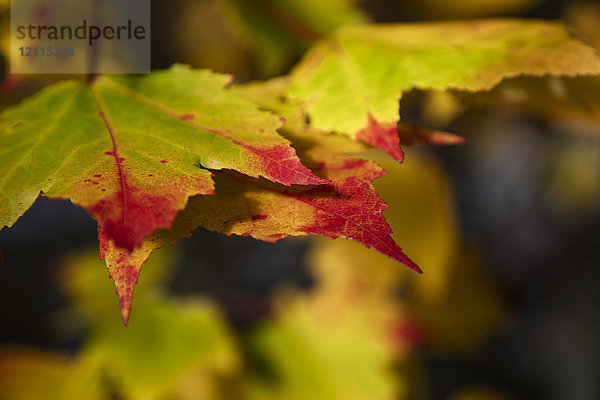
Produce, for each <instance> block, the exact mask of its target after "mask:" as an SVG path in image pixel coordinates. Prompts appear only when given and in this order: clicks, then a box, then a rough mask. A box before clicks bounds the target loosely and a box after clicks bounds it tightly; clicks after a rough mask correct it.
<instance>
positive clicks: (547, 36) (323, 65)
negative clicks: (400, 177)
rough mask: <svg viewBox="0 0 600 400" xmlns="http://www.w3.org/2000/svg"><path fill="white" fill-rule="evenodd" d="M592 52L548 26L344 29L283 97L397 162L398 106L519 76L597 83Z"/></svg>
mask: <svg viewBox="0 0 600 400" xmlns="http://www.w3.org/2000/svg"><path fill="white" fill-rule="evenodd" d="M598 74H600V60H599V59H598V58H597V57H596V55H595V54H594V51H593V49H592V48H590V47H587V46H585V45H584V44H582V43H580V42H578V41H576V40H574V39H571V38H570V37H569V35H568V33H567V31H566V29H565V28H564V26H563V25H561V24H559V23H554V22H541V21H518V20H482V21H471V22H464V21H463V22H440V23H417V24H390V25H362V26H360V25H357V26H350V27H344V28H341V29H339V30H337V31H336V32H335V33H333V34H332V35H331V36H328V37H326V38H324V39H322V40H321V41H319V42H318V43H317V44H316V45H315V46H314V47H313V48H312V49H311V50H310V51H309V52H308V53H307V54H306V56H305V57H304V59H303V60H302V61H301V62H300V64H299V65H298V66H296V67H295V69H294V70H293V71H292V74H291V84H290V87H289V89H288V90H287V95H288V97H290V98H291V99H294V100H296V101H301V102H302V103H303V106H304V108H305V110H306V112H307V113H308V115H309V116H310V121H311V124H312V125H313V126H314V127H315V128H318V129H321V130H323V131H327V132H331V131H336V132H339V133H342V134H345V135H347V136H348V137H350V138H351V139H353V140H362V141H364V142H367V143H370V144H372V145H374V146H377V147H381V148H382V149H383V150H385V151H386V152H387V153H389V154H390V155H391V156H393V157H394V158H396V159H398V160H401V159H402V157H403V155H402V152H401V150H400V147H399V144H400V138H399V137H398V135H397V134H396V133H397V126H396V123H397V122H398V120H399V113H398V109H399V99H400V97H401V95H402V93H403V92H405V91H408V90H410V89H413V88H419V89H436V90H447V89H458V90H465V91H470V92H477V91H483V90H488V89H490V88H492V87H493V86H495V85H496V84H498V83H499V82H500V81H501V80H502V79H504V78H508V77H515V76H518V75H531V76H542V75H554V76H576V75H598Z"/></svg>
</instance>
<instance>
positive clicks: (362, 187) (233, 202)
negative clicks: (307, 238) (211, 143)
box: [98, 79, 421, 323]
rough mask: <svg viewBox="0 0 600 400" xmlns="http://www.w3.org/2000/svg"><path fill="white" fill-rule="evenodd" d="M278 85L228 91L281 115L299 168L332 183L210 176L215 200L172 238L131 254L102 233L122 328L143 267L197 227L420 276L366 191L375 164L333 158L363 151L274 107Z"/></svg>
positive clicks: (202, 200) (200, 200)
mask: <svg viewBox="0 0 600 400" xmlns="http://www.w3.org/2000/svg"><path fill="white" fill-rule="evenodd" d="M282 85H285V82H284V80H280V79H276V80H272V81H267V82H263V83H256V84H250V85H244V86H243V87H236V88H234V89H233V90H234V91H235V92H236V93H238V94H240V95H241V96H243V97H245V98H247V99H251V100H254V101H256V102H257V103H258V104H259V105H260V106H261V107H263V108H268V109H271V110H274V111H276V112H277V113H278V114H280V115H284V116H285V118H286V122H285V124H284V126H283V127H282V129H281V132H282V134H284V135H285V136H286V137H287V138H288V139H291V140H292V141H293V142H294V144H295V147H296V149H297V151H298V154H299V155H300V156H301V158H302V160H303V161H304V163H305V164H306V165H307V166H308V167H310V168H311V169H312V170H313V171H315V173H317V174H318V175H319V176H323V177H325V178H327V179H329V180H330V183H328V184H324V185H319V186H295V187H284V186H281V185H278V184H275V183H272V182H268V181H266V180H264V179H261V180H257V179H250V178H247V177H244V176H243V175H240V174H238V173H224V172H219V171H215V172H214V174H215V176H214V179H215V181H216V190H215V193H214V194H212V195H211V196H196V197H193V198H190V200H189V202H188V205H187V207H186V208H185V210H183V211H182V212H180V213H179V215H178V216H177V218H176V219H175V222H174V224H173V226H172V228H171V229H170V230H158V231H157V232H155V234H154V235H152V236H151V237H149V238H148V239H147V240H145V241H144V243H143V244H142V246H141V247H140V248H139V249H135V250H134V251H133V252H127V251H126V250H124V249H118V248H116V247H115V246H114V245H113V243H111V241H110V240H109V236H108V235H107V234H106V233H105V232H103V230H102V229H101V228H100V229H99V235H98V237H99V238H100V255H101V258H104V259H105V260H106V263H107V266H108V269H109V272H110V275H111V277H112V278H113V279H114V281H115V285H116V288H117V293H118V295H119V303H120V308H121V314H122V318H123V321H124V322H125V323H127V321H128V320H129V316H130V312H131V303H132V299H133V291H134V287H135V285H136V283H137V280H138V276H139V273H140V270H141V267H142V265H143V263H144V262H145V261H146V260H147V259H148V257H149V255H150V254H151V253H152V251H153V250H155V249H157V248H159V247H162V246H164V245H165V244H169V243H175V242H177V241H178V240H179V239H181V238H184V237H187V236H190V235H191V234H192V233H193V232H194V231H195V230H196V228H197V227H198V226H203V227H205V228H207V229H209V230H212V231H215V232H220V233H223V234H226V235H240V236H251V237H253V238H255V239H259V240H263V241H267V242H276V241H277V240H279V239H282V238H284V237H286V236H298V235H308V234H316V235H323V236H328V237H331V238H338V237H341V238H348V239H353V240H355V241H357V242H359V243H361V244H363V245H364V246H366V247H367V248H373V249H375V250H377V251H379V252H380V253H382V254H385V255H386V256H388V257H390V258H392V259H394V260H396V261H398V262H400V263H403V264H405V265H406V266H408V267H410V268H411V269H413V270H415V271H417V272H421V270H420V268H419V267H418V266H417V265H416V264H415V263H414V262H413V261H411V260H410V258H408V257H407V256H406V255H405V254H404V253H403V252H402V250H401V248H400V247H399V246H398V245H397V244H396V243H395V242H394V240H393V239H392V238H391V236H390V235H391V233H392V230H391V229H390V227H389V226H388V224H387V223H386V221H385V219H384V217H383V215H382V211H383V210H385V209H387V208H388V207H387V205H386V204H385V203H384V202H383V201H382V200H381V199H380V198H379V197H378V196H377V193H376V191H375V190H374V188H373V186H372V184H371V181H373V180H374V179H376V178H378V177H380V176H382V175H384V174H385V173H386V172H385V170H383V169H382V168H381V167H379V166H378V165H377V164H376V163H374V162H372V161H367V160H361V159H357V158H354V157H350V156H347V155H344V154H340V153H338V152H354V151H360V150H364V146H362V145H359V144H356V143H352V142H350V141H348V140H347V138H344V137H341V136H338V135H325V134H323V133H322V132H318V131H316V130H314V129H310V128H308V127H307V126H306V124H305V122H304V118H303V114H302V113H301V112H299V110H298V108H297V107H294V106H293V105H290V104H287V103H285V102H281V101H280V100H278V99H279V97H280V96H279V94H280V89H281V88H282Z"/></svg>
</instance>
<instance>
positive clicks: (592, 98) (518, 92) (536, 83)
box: [461, 77, 600, 136]
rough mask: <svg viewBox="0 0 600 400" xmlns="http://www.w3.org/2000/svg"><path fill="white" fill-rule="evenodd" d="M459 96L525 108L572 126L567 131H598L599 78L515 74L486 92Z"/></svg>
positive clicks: (480, 103)
mask: <svg viewBox="0 0 600 400" xmlns="http://www.w3.org/2000/svg"><path fill="white" fill-rule="evenodd" d="M461 97H462V98H463V99H464V100H465V101H466V102H467V103H471V104H475V105H478V106H485V107H489V106H491V105H495V106H499V107H503V108H507V109H514V110H523V109H527V110H530V111H533V112H535V113H537V114H538V115H540V116H541V117H543V118H545V119H548V120H550V121H554V122H559V123H561V124H567V125H569V126H571V127H573V129H570V131H572V132H574V133H581V134H588V135H594V136H596V135H598V125H599V123H600V78H596V77H578V78H573V79H563V78H557V77H545V78H542V79H532V78H516V79H510V80H507V81H504V82H502V83H501V84H500V85H498V86H497V87H495V88H494V89H493V90H491V91H490V92H489V93H483V94H477V95H475V96H468V97H466V96H461Z"/></svg>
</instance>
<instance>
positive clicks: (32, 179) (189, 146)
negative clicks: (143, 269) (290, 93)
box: [0, 65, 325, 251]
mask: <svg viewBox="0 0 600 400" xmlns="http://www.w3.org/2000/svg"><path fill="white" fill-rule="evenodd" d="M230 80H231V78H230V77H229V76H226V75H218V74H214V73H212V72H209V71H202V70H192V69H190V68H188V67H185V66H179V65H177V66H174V67H173V68H171V69H170V70H167V71H162V72H155V73H153V74H151V75H148V76H143V77H118V76H117V77H99V78H97V79H96V80H95V81H94V82H92V83H85V82H74V81H67V82H63V83H59V84H56V85H53V86H51V87H49V88H47V89H45V90H43V91H42V92H41V93H39V94H38V95H36V96H33V97H32V98H29V99H27V100H26V101H24V102H23V103H22V104H21V105H20V106H17V107H15V108H12V109H9V110H7V111H5V112H4V113H3V114H2V115H1V116H0V149H1V150H0V156H1V157H2V161H3V162H2V165H0V226H4V225H8V226H11V225H12V224H13V223H14V222H15V221H16V219H17V218H18V217H19V216H20V215H21V214H23V212H24V211H25V210H27V209H28V208H29V207H30V206H31V204H32V203H33V201H34V200H35V198H36V197H37V196H38V194H40V193H42V194H44V195H46V196H48V197H50V198H67V199H70V200H71V201H72V202H73V203H75V204H77V205H80V206H82V207H84V208H85V209H86V210H88V212H89V213H90V214H91V215H92V216H93V217H94V218H96V219H97V220H98V225H99V227H100V228H101V229H102V231H103V232H104V234H106V235H107V237H108V238H109V239H111V240H113V241H114V243H115V245H116V246H117V247H121V248H124V249H127V250H128V251H132V250H133V249H134V248H136V247H139V246H140V245H141V244H142V242H143V240H144V238H146V237H147V236H148V235H150V234H151V233H152V232H153V231H154V230H156V229H157V228H169V227H170V226H171V224H172V222H173V219H174V218H175V215H176V214H177V212H178V211H179V210H181V209H183V208H184V207H185V205H186V203H187V199H188V197H190V196H194V195H198V194H205V195H206V194H212V193H213V192H214V183H213V181H212V179H211V175H212V174H211V172H209V171H208V170H207V168H210V169H212V170H220V169H225V168H227V169H233V170H236V171H239V172H241V173H243V174H246V175H248V176H251V177H260V176H262V177H265V178H266V179H269V180H272V181H274V182H278V183H281V184H284V185H290V184H300V185H307V184H322V183H324V182H325V180H323V179H321V178H318V177H316V176H315V175H313V174H312V173H311V172H310V170H308V169H307V168H306V167H304V166H303V165H302V164H301V163H300V160H299V159H298V157H297V156H296V154H295V151H294V149H293V148H292V147H291V146H290V142H289V141H287V140H285V139H283V138H282V137H280V136H279V135H278V134H277V132H276V129H277V128H278V127H279V126H280V125H281V121H280V120H279V118H278V117H276V116H274V115H272V114H269V113H265V112H261V111H259V110H258V109H257V108H256V107H255V106H254V105H252V104H251V103H249V102H247V101H245V100H243V99H241V98H239V97H238V96H236V95H234V94H232V93H230V92H229V91H228V90H226V89H224V86H225V85H227V84H228V82H229V81H230Z"/></svg>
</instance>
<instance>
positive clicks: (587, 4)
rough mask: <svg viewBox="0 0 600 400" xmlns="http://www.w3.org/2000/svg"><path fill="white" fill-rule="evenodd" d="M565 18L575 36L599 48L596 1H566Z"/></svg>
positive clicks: (599, 13) (599, 12)
mask: <svg viewBox="0 0 600 400" xmlns="http://www.w3.org/2000/svg"><path fill="white" fill-rule="evenodd" d="M565 19H566V21H567V23H568V24H569V25H570V26H571V29H572V30H573V31H574V32H575V33H576V34H577V37H579V38H580V39H581V40H583V41H584V42H585V43H587V44H589V45H590V46H593V47H594V48H596V49H597V50H600V25H599V24H600V4H598V2H597V1H574V2H570V3H567V10H566V12H565Z"/></svg>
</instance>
